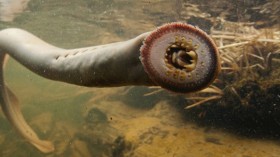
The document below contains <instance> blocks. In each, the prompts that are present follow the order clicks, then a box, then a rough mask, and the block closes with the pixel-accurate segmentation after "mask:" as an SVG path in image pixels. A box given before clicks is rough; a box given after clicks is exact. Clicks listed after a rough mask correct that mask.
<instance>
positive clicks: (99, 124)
mask: <svg viewBox="0 0 280 157" xmlns="http://www.w3.org/2000/svg"><path fill="white" fill-rule="evenodd" d="M279 15H280V1H279V0H235V1H232V0H213V1H209V0H0V62H1V66H3V70H2V71H1V72H0V73H2V72H3V75H4V80H3V78H2V77H1V78H0V91H1V92H2V93H1V94H0V103H2V104H1V105H2V106H1V107H2V108H1V112H0V156H1V157H280V142H279V140H280V16H279ZM174 22H180V23H187V24H190V25H192V26H189V25H183V24H182V25H181V24H177V23H174ZM168 23H173V25H172V24H170V25H165V24H168ZM162 25H165V26H169V28H173V27H180V28H181V27H184V28H185V27H187V28H191V29H193V30H195V33H193V34H202V35H204V36H203V37H200V38H198V39H197V40H196V39H194V40H193V41H189V40H185V39H184V38H180V39H177V37H176V39H174V40H175V41H174V43H173V44H171V45H170V46H169V47H168V48H165V47H164V49H166V51H167V52H166V53H165V57H166V58H165V63H166V64H167V65H170V64H172V65H173V66H174V67H176V68H179V69H184V68H185V69H184V70H185V71H187V72H191V71H192V70H194V69H195V68H198V67H200V66H202V68H201V69H207V70H209V69H210V70H212V71H211V72H209V73H211V75H212V77H211V78H209V81H208V82H206V83H205V82H203V81H202V84H203V87H201V88H200V87H197V88H196V85H191V86H190V87H189V88H193V89H194V90H192V91H189V90H188V89H186V90H185V91H187V92H185V93H184V92H182V89H181V88H180V87H178V88H175V87H174V89H172V88H173V87H170V86H169V85H166V86H163V87H164V88H161V87H160V86H161V84H160V83H154V82H153V81H154V80H157V78H152V79H149V77H148V75H147V74H146V73H145V72H147V73H149V72H151V71H152V72H153V70H154V69H155V68H154V69H153V68H151V69H152V70H151V71H149V68H148V67H147V68H146V67H145V68H144V70H145V72H144V70H143V68H142V67H141V68H140V69H139V68H138V67H136V68H135V67H131V70H130V67H129V66H128V65H129V64H130V62H129V61H130V59H131V60H132V61H133V59H135V60H136V61H137V63H135V64H137V65H138V62H139V64H141V63H143V64H144V63H145V62H148V61H146V60H145V59H142V58H144V57H146V56H145V54H144V52H142V51H145V50H146V47H145V46H146V45H147V44H148V41H149V40H150V39H151V40H153V39H154V38H152V37H147V33H146V32H148V34H149V33H150V31H154V30H156V29H157V28H159V27H160V29H159V30H163V29H164V28H165V27H161V26H162ZM193 26H194V27H193ZM7 28H20V29H22V30H25V31H27V32H30V33H32V34H33V35H34V36H36V38H35V37H33V36H32V35H30V34H28V33H26V32H21V31H19V30H13V29H10V30H8V29H7ZM1 30H8V31H6V32H8V33H7V34H5V32H4V31H1ZM200 30H203V33H201V32H202V31H200ZM9 31H11V33H10V32H9ZM13 31H14V32H18V33H14V34H13ZM1 32H2V34H1ZM155 32H156V31H154V32H153V33H155ZM170 32H171V31H170ZM204 32H205V33H204ZM142 33H144V34H142ZM206 33H207V34H208V36H209V37H210V38H211V39H209V41H208V36H207V37H206V35H205V34H206ZM190 34H191V33H190ZM5 35H6V36H5ZM13 35H15V36H16V37H15V38H13ZM191 35H192V34H191ZM143 37H145V40H144V38H143ZM38 38H40V39H42V40H43V41H45V42H47V43H49V44H45V43H43V42H41V41H39V39H38ZM155 38H156V37H155ZM4 39H7V40H4ZM129 39H133V40H129ZM134 39H135V40H134ZM8 40H9V42H6V41H8ZM199 40H203V41H204V40H207V41H208V42H209V43H210V44H212V47H211V46H210V48H208V49H210V51H211V52H212V51H213V54H210V55H209V57H208V58H211V59H212V58H214V57H218V58H217V59H216V60H215V59H214V60H215V61H213V64H212V60H210V59H208V60H207V61H205V62H199V63H197V65H195V66H193V65H192V64H194V63H195V64H196V59H197V58H199V57H201V54H198V53H197V52H196V50H197V51H198V50H199V51H200V47H201V46H200V45H198V44H197V45H195V44H194V45H192V42H194V43H199V42H200V41H199ZM19 41H24V42H29V41H32V42H33V43H35V48H34V50H36V51H42V52H45V51H46V50H47V49H50V50H52V51H51V53H53V54H55V53H56V51H59V53H60V51H61V54H63V53H64V51H65V52H66V51H67V53H66V55H64V56H56V58H55V60H56V61H61V60H67V59H69V58H70V59H69V60H70V62H69V63H68V62H67V63H65V64H62V65H61V66H60V64H58V66H57V67H55V66H54V65H53V66H52V65H47V66H48V68H49V67H50V69H43V72H39V70H40V66H44V64H45V63H44V57H43V60H39V57H41V56H43V55H44V54H41V53H38V54H39V55H37V54H36V53H35V54H33V56H32V57H31V58H30V62H29V60H28V58H27V61H25V62H21V61H20V60H21V58H24V57H25V56H24V55H18V54H14V53H13V52H6V51H8V50H11V51H15V52H17V51H21V50H22V51H23V52H25V48H26V49H28V48H30V47H32V45H31V46H30V45H28V44H27V45H23V46H18V47H17V46H16V45H20V44H21V43H20V42H19ZM121 41H124V42H123V44H122V43H120V42H121ZM133 41H135V42H136V44H135V43H133V44H134V45H133V44H131V45H132V46H130V45H127V43H129V42H133ZM139 41H140V43H138V42H139ZM144 41H145V42H146V43H144V44H143V42H144ZM163 42H165V41H162V43H163ZM110 43H113V44H110ZM114 43H116V44H114ZM104 44H109V46H102V45H104ZM139 44H140V45H139ZM142 44H143V45H144V46H141V45H142ZM51 45H54V46H56V47H58V48H56V47H52V46H51ZM99 45H101V46H99ZM112 45H113V46H112ZM114 45H116V46H114ZM118 45H120V46H118ZM13 46H14V47H13ZM36 46H37V47H36ZM91 46H96V47H91ZM202 46H203V45H202ZM3 47H5V48H3ZM135 47H136V48H137V49H136V50H135V51H136V52H135V55H136V57H134V58H129V57H126V56H122V57H119V58H120V59H119V58H118V56H117V55H116V57H115V58H114V57H113V59H112V62H113V63H115V61H116V60H120V62H117V63H118V64H117V65H115V66H113V67H108V66H107V65H110V64H109V63H108V64H102V63H103V62H102V63H100V67H99V69H98V71H97V72H99V73H101V74H104V77H105V76H111V75H112V77H110V78H108V79H107V78H106V79H105V81H104V82H101V83H99V82H98V81H96V83H95V84H94V85H88V84H86V83H84V82H78V83H77V82H75V79H77V76H75V74H77V75H78V74H79V72H80V71H81V70H84V69H83V67H85V65H86V64H87V63H88V62H87V61H88V60H85V61H84V62H82V63H80V64H79V65H78V67H82V69H80V71H79V70H75V71H72V72H73V74H74V75H71V76H70V74H69V76H63V75H65V74H64V73H63V70H61V69H63V68H66V69H67V68H71V67H72V63H73V65H74V63H75V65H77V64H78V63H77V64H76V62H77V61H75V60H74V59H72V60H71V57H75V56H83V55H85V53H88V52H89V51H92V52H97V53H98V54H101V55H100V56H101V57H102V56H104V58H105V59H104V60H105V61H106V59H108V58H109V59H110V56H106V55H107V54H108V53H107V51H109V50H110V51H112V52H118V51H119V49H120V51H121V50H122V48H123V49H126V50H127V51H129V50H130V49H133V50H134V48H135ZM140 47H141V48H140ZM147 47H148V46H147ZM208 47H209V46H208ZM60 48H63V49H60ZM79 48H81V49H79ZM182 48H186V49H188V51H189V52H188V55H184V54H183V53H179V52H180V51H182ZM64 49H67V50H64ZM68 49H69V51H68ZM103 49H104V51H103ZM150 49H152V48H150V47H148V48H147V51H148V50H150ZM212 49H213V50H212ZM99 50H100V51H99ZM105 50H107V51H105ZM140 51H141V56H140ZM173 51H176V53H177V51H178V53H177V54H176V53H175V55H174V52H173ZM201 51H202V50H201ZM99 52H101V53H99ZM103 52H104V54H102V53H103ZM124 52H125V50H124ZM138 52H139V54H138ZM172 52H173V53H172ZM202 52H203V51H202ZM5 53H7V54H9V55H10V57H9V59H8V60H7V59H6V58H4V55H3V54H5ZM216 53H219V55H218V54H216ZM69 54H70V57H69V56H68V55H69ZM176 55H177V56H176ZM36 56H38V61H36ZM54 56H55V55H54ZM97 56H98V55H97ZM151 56H152V55H151ZM48 57H49V56H45V59H46V60H48ZM141 57H142V58H141ZM65 58H66V59H65ZM86 58H88V59H89V60H91V58H90V56H85V57H84V59H86ZM139 58H140V59H141V62H140V59H139ZM33 59H34V63H31V61H33ZM104 60H102V61H104ZM154 60H157V58H156V57H155V58H154ZM6 61H7V62H6ZM105 61H104V62H105ZM126 61H127V62H126ZM181 61H185V62H188V64H187V65H186V64H184V63H182V62H181ZM109 62H111V60H110V61H109ZM5 63H6V64H5ZM35 63H36V64H35ZM52 63H54V62H52ZM113 63H112V64H113ZM216 64H217V65H216ZM29 65H30V66H29ZM132 65H134V63H132ZM212 65H215V66H216V67H214V66H213V67H209V66H212ZM26 67H28V68H26ZM114 67H116V68H114ZM122 67H123V68H124V69H121V68H122ZM52 68H54V69H56V68H57V69H58V73H55V72H57V71H55V72H54V71H52ZM117 68H119V69H117ZM126 68H127V69H128V71H129V73H128V74H127V73H125V72H122V70H123V71H126V70H127V69H126ZM29 69H30V70H29ZM135 69H136V70H135ZM118 70H119V71H118ZM138 70H139V71H138ZM34 71H37V72H35V73H34ZM48 71H50V73H48ZM36 73H37V74H36ZM134 73H135V74H140V75H139V76H138V75H136V77H135V78H133V79H131V80H130V79H129V78H130V77H132V76H134ZM175 73H176V71H175V72H174V73H172V76H173V77H175ZM71 74H72V73H71ZM86 74H87V75H86V76H84V77H85V78H89V77H90V76H91V75H95V73H94V74H91V73H86ZM180 74H182V73H180ZM207 74H208V73H207ZM88 75H90V76H88ZM167 75H168V74H167ZM1 76H2V75H1ZM42 76H43V77H42ZM180 76H181V75H179V77H180ZM44 77H46V78H50V79H53V80H58V81H53V80H50V79H46V78H44ZM79 77H80V76H79ZM81 77H82V76H81ZM96 77H101V79H104V78H103V75H102V76H96ZM176 77H177V75H176ZM186 77H187V79H190V80H191V79H192V77H193V78H199V77H200V75H198V74H197V75H196V76H192V77H188V76H186ZM60 78H64V79H65V80H66V81H62V82H61V80H59V79H60ZM90 78H91V77H90ZM180 78H181V77H180ZM81 80H82V79H81ZM85 80H86V79H85ZM108 80H109V81H108ZM118 80H124V82H120V83H116V82H117V81H118ZM151 80H153V81H151ZM78 81H79V79H78ZM125 81H131V82H132V83H131V82H130V83H128V82H125ZM134 81H135V82H134ZM141 81H142V82H141ZM65 82H68V83H65ZM75 84H76V85H75ZM198 84H199V82H198ZM157 85H160V86H157ZM84 86H92V87H84ZM8 87H9V88H8ZM165 88H166V89H168V90H166V89H165ZM12 91H13V92H12ZM174 91H175V92H174ZM178 91H179V92H178ZM3 104H4V105H3ZM5 104H6V105H7V106H9V105H10V106H11V107H10V108H9V107H7V106H5ZM6 107H7V108H6ZM7 112H10V113H8V114H7ZM21 112H22V115H23V117H24V119H25V120H26V123H27V125H26V124H25V121H17V120H21ZM10 121H12V122H10ZM29 126H30V128H31V129H32V130H33V131H34V133H33V131H32V130H30V129H29ZM21 129H22V130H23V131H22V130H21ZM21 131H22V132H21ZM24 131H26V132H25V133H24ZM37 136H38V137H37ZM41 144H42V145H41Z"/></svg>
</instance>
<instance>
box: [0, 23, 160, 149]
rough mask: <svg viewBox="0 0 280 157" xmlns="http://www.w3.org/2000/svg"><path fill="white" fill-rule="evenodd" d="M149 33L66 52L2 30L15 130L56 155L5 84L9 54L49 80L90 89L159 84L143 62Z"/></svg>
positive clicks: (8, 108) (1, 99)
mask: <svg viewBox="0 0 280 157" xmlns="http://www.w3.org/2000/svg"><path fill="white" fill-rule="evenodd" d="M148 34H149V33H144V34H141V35H139V36H137V37H136V38H134V39H131V40H128V41H124V42H117V43H112V44H107V45H100V46H93V47H86V48H79V49H70V50H66V49H62V48H58V47H55V46H53V45H50V44H48V43H46V42H44V41H43V40H41V39H39V38H37V37H36V36H34V35H32V34H31V33H29V32H26V31H24V30H21V29H16V28H9V29H5V30H2V31H0V65H1V66H2V68H1V69H0V104H1V108H2V111H3V113H4V114H5V116H6V118H7V119H8V120H9V121H10V123H11V124H12V125H13V127H14V128H15V130H17V132H18V133H19V134H20V135H21V136H22V137H23V138H24V139H25V140H27V141H28V142H29V143H30V144H32V145H33V146H35V147H36V148H37V149H38V150H40V151H41V152H44V153H49V152H53V151H54V150H55V147H54V145H53V143H52V142H51V141H46V140H42V139H40V138H39V137H38V136H37V134H36V132H35V131H34V130H33V129H32V128H31V127H30V126H29V125H28V124H27V122H26V121H25V119H24V117H23V114H22V112H21V109H20V107H19V102H18V100H17V98H16V96H15V94H14V93H13V92H12V91H11V90H10V89H9V88H8V87H7V86H6V85H5V81H4V76H3V73H4V72H3V70H4V65H5V61H6V59H7V57H6V56H7V55H9V56H11V57H12V58H14V59H16V60H17V61H18V62H19V63H21V64H22V65H24V66H25V67H27V68H28V69H30V70H31V71H33V72H35V73H37V74H39V75H40V76H43V77H45V78H48V79H51V80H56V81H62V82H66V83H71V84H76V85H81V86H88V87H113V86H125V85H146V86H149V85H155V84H154V83H152V81H151V80H150V79H149V77H148V75H147V74H146V73H145V71H144V68H143V66H142V63H141V61H140V58H139V57H140V47H141V45H142V43H143V40H144V39H145V37H146V36H147V35H148Z"/></svg>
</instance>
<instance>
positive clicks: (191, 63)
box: [164, 37, 197, 72]
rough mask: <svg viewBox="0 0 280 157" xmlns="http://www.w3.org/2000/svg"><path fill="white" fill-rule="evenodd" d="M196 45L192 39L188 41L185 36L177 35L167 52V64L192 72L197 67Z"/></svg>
mask: <svg viewBox="0 0 280 157" xmlns="http://www.w3.org/2000/svg"><path fill="white" fill-rule="evenodd" d="M195 51H196V47H194V46H193V45H192V41H191V40H190V41H188V42H187V41H186V38H185V37H175V41H174V42H172V43H171V44H170V45H169V46H168V47H167V48H166V52H165V60H164V61H165V64H168V66H169V67H170V66H173V67H174V68H177V69H180V70H184V71H186V72H190V71H192V70H194V69H195V66H196V64H197V53H196V52H195Z"/></svg>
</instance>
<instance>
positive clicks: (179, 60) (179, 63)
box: [176, 58, 186, 67]
mask: <svg viewBox="0 0 280 157" xmlns="http://www.w3.org/2000/svg"><path fill="white" fill-rule="evenodd" d="M176 61H177V64H178V65H180V66H182V67H185V66H186V63H185V62H184V61H182V60H181V59H179V58H177V59H176Z"/></svg>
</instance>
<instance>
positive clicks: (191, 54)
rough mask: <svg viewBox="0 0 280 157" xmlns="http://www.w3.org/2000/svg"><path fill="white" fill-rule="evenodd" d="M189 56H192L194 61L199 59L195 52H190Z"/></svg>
mask: <svg viewBox="0 0 280 157" xmlns="http://www.w3.org/2000/svg"><path fill="white" fill-rule="evenodd" d="M188 55H190V56H191V57H192V58H193V59H196V58H197V55H196V53H195V52H194V51H189V52H188Z"/></svg>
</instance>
